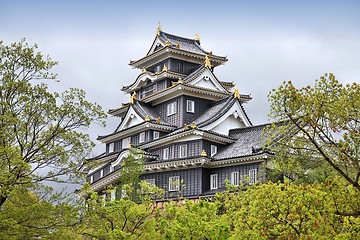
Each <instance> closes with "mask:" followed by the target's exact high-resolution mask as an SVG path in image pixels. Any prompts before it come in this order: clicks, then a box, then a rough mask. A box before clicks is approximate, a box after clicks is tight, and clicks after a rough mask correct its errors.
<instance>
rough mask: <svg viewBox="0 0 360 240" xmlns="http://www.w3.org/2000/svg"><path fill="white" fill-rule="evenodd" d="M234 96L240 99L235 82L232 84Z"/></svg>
mask: <svg viewBox="0 0 360 240" xmlns="http://www.w3.org/2000/svg"><path fill="white" fill-rule="evenodd" d="M234 98H237V99H240V93H239V89H238V88H237V86H236V84H234Z"/></svg>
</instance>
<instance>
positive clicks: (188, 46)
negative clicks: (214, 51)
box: [160, 32, 208, 54]
mask: <svg viewBox="0 0 360 240" xmlns="http://www.w3.org/2000/svg"><path fill="white" fill-rule="evenodd" d="M160 37H161V38H163V39H164V40H165V41H168V42H169V43H170V44H172V45H174V46H176V45H177V44H179V46H180V48H181V49H184V50H186V51H189V52H195V53H200V54H208V52H207V51H205V50H204V49H203V48H202V47H201V46H200V44H199V43H198V41H196V40H195V39H190V38H184V37H180V36H175V35H172V34H169V33H165V32H160Z"/></svg>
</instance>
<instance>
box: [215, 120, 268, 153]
mask: <svg viewBox="0 0 360 240" xmlns="http://www.w3.org/2000/svg"><path fill="white" fill-rule="evenodd" d="M266 126H268V124H264V125H258V126H252V127H247V128H238V129H232V130H230V136H231V137H233V138H235V139H237V140H236V142H234V143H232V144H230V145H228V146H226V147H224V148H223V149H222V150H221V151H219V152H218V153H217V154H216V155H215V156H214V157H213V158H214V160H220V159H226V158H234V157H241V156H250V155H255V154H258V153H259V152H262V151H263V150H262V144H263V130H264V128H265V127H266Z"/></svg>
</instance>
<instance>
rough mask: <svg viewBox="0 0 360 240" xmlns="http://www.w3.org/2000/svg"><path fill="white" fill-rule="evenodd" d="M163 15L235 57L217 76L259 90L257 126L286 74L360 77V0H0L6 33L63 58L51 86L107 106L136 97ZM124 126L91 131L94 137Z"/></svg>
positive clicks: (171, 28) (309, 79) (1, 33)
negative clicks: (134, 85) (127, 90)
mask: <svg viewBox="0 0 360 240" xmlns="http://www.w3.org/2000/svg"><path fill="white" fill-rule="evenodd" d="M158 22H160V23H161V26H162V28H163V30H164V31H165V32H168V33H171V34H175V35H180V36H184V37H189V38H193V37H194V36H195V33H198V34H199V35H200V37H201V45H202V46H203V48H204V49H205V50H207V51H213V53H214V54H216V55H222V56H225V55H226V56H227V57H228V59H229V61H228V62H227V63H226V64H225V65H223V66H219V67H217V68H216V69H215V74H216V75H217V76H218V78H219V79H220V80H222V81H229V82H232V81H234V82H235V83H236V84H237V86H238V88H239V90H240V92H241V93H243V94H251V96H252V97H253V100H252V101H250V102H249V103H248V104H246V105H245V109H246V111H247V113H248V115H249V117H250V119H251V120H252V122H253V123H254V124H260V123H265V122H267V121H268V119H267V114H268V112H269V105H268V102H267V94H268V92H269V91H270V90H271V89H272V88H277V87H278V86H279V85H280V84H281V83H282V82H283V81H284V80H292V81H293V82H294V83H295V85H296V86H298V87H301V86H305V85H309V84H310V85H311V84H313V82H314V80H315V79H316V78H318V77H319V76H321V75H322V74H324V73H326V72H333V73H334V74H335V75H336V76H337V78H338V79H339V80H340V81H341V82H343V83H348V82H359V80H360V61H359V57H360V3H359V1H347V0H342V1H331V0H327V1H256V0H254V1H249V0H248V1H240V0H239V1H226V0H223V1H200V0H197V1H195V0H194V1H186V0H182V1H131V3H126V2H125V1H111V0H107V1H106V0H104V1H91V0H86V1H85V0H84V1H74V0H73V1H68V0H62V1H49V0H46V1H45V0H44V1H37V0H32V1H25V0H24V1H17V0H8V1H4V0H0V40H3V41H4V43H5V44H10V43H12V42H15V41H20V39H21V38H23V37H25V38H26V39H27V42H29V43H31V44H32V43H37V44H38V45H39V48H40V50H41V52H42V53H44V54H49V55H50V56H51V57H52V58H53V59H54V60H57V61H59V65H58V66H57V67H56V68H55V69H54V71H55V72H57V73H58V74H59V79H60V83H56V84H55V83H53V84H51V88H52V89H56V90H59V91H62V90H64V89H67V88H69V87H79V88H82V89H84V90H85V91H86V92H87V97H88V99H89V100H91V101H94V102H97V103H99V104H101V105H102V106H103V108H104V109H105V110H106V111H107V110H108V109H109V108H117V107H119V106H121V103H122V102H127V101H128V99H129V96H125V95H124V94H123V93H122V92H121V91H120V89H121V87H122V86H123V85H128V84H130V83H131V82H133V81H134V80H135V79H136V77H137V75H138V74H139V73H140V72H141V71H140V70H138V69H131V67H129V66H128V63H129V61H130V60H137V59H139V58H141V57H143V56H144V55H145V54H146V53H147V51H148V50H149V48H150V45H151V43H152V41H153V39H154V37H155V30H156V27H157V25H158ZM115 125H116V123H115V121H114V120H112V121H111V120H110V121H109V124H108V127H107V128H106V129H102V128H99V127H96V126H94V127H93V128H92V129H91V130H90V132H89V133H90V134H91V136H92V139H93V140H94V141H95V139H96V136H97V135H104V134H108V133H111V132H112V131H113V130H114V128H115ZM102 150H103V148H99V149H98V148H97V149H96V151H95V152H96V153H98V154H99V153H100V152H101V151H102Z"/></svg>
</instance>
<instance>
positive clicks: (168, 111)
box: [167, 102, 177, 116]
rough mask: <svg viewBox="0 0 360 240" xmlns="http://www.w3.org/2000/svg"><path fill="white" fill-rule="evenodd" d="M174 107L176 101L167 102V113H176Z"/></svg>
mask: <svg viewBox="0 0 360 240" xmlns="http://www.w3.org/2000/svg"><path fill="white" fill-rule="evenodd" d="M176 108H177V104H176V102H172V103H169V104H168V105H167V115H168V116H170V115H173V114H175V113H176Z"/></svg>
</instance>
